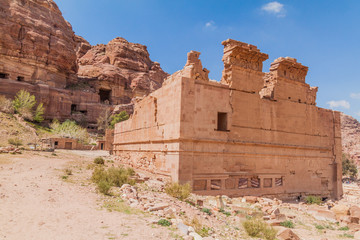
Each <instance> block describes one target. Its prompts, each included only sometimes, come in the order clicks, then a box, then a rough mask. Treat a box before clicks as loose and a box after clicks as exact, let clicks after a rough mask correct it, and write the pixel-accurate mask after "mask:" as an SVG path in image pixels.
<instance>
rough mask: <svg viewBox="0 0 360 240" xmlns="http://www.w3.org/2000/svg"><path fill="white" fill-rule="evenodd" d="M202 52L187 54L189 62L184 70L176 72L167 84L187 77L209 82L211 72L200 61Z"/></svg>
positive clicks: (168, 79)
mask: <svg viewBox="0 0 360 240" xmlns="http://www.w3.org/2000/svg"><path fill="white" fill-rule="evenodd" d="M199 56H200V52H197V51H190V52H188V54H187V61H186V64H185V66H184V68H183V69H182V70H180V71H177V72H175V73H174V74H172V75H171V76H169V77H168V78H167V79H166V80H165V84H166V82H169V81H172V80H174V79H177V78H180V77H186V78H191V79H196V80H202V81H209V72H210V71H209V70H207V69H206V68H203V67H202V64H201V60H200V59H199Z"/></svg>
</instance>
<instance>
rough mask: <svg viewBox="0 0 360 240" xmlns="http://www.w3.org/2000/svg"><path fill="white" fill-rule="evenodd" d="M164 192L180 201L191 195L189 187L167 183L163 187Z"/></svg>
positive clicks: (187, 185)
mask: <svg viewBox="0 0 360 240" xmlns="http://www.w3.org/2000/svg"><path fill="white" fill-rule="evenodd" d="M165 192H166V193H167V194H169V195H170V196H173V197H175V198H177V199H179V200H181V201H183V200H185V199H187V198H188V197H189V196H190V193H191V186H190V184H189V183H187V184H183V185H182V184H179V183H168V184H166V186H165Z"/></svg>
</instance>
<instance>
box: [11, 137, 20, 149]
mask: <svg viewBox="0 0 360 240" xmlns="http://www.w3.org/2000/svg"><path fill="white" fill-rule="evenodd" d="M8 143H9V144H11V145H14V146H15V147H19V146H21V145H23V143H22V141H21V139H19V138H9V139H8Z"/></svg>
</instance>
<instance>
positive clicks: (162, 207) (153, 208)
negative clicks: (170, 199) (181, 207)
mask: <svg viewBox="0 0 360 240" xmlns="http://www.w3.org/2000/svg"><path fill="white" fill-rule="evenodd" d="M168 206H169V205H168V204H157V205H155V206H153V207H150V208H149V211H150V212H154V211H159V210H164V209H165V208H167V207H168Z"/></svg>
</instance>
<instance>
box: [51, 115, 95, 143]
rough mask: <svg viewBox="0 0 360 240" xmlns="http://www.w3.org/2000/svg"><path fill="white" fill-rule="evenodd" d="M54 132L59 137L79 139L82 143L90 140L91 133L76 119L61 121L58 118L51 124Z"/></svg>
mask: <svg viewBox="0 0 360 240" xmlns="http://www.w3.org/2000/svg"><path fill="white" fill-rule="evenodd" d="M50 128H51V129H52V132H53V133H55V134H56V135H58V136H59V137H66V138H74V139H78V140H79V141H80V142H82V143H88V142H89V134H88V132H87V130H86V129H85V128H83V127H81V126H79V125H77V124H76V122H75V121H71V120H66V121H65V122H63V123H60V122H59V121H58V120H56V119H55V120H54V121H53V122H52V123H51V124H50Z"/></svg>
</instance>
